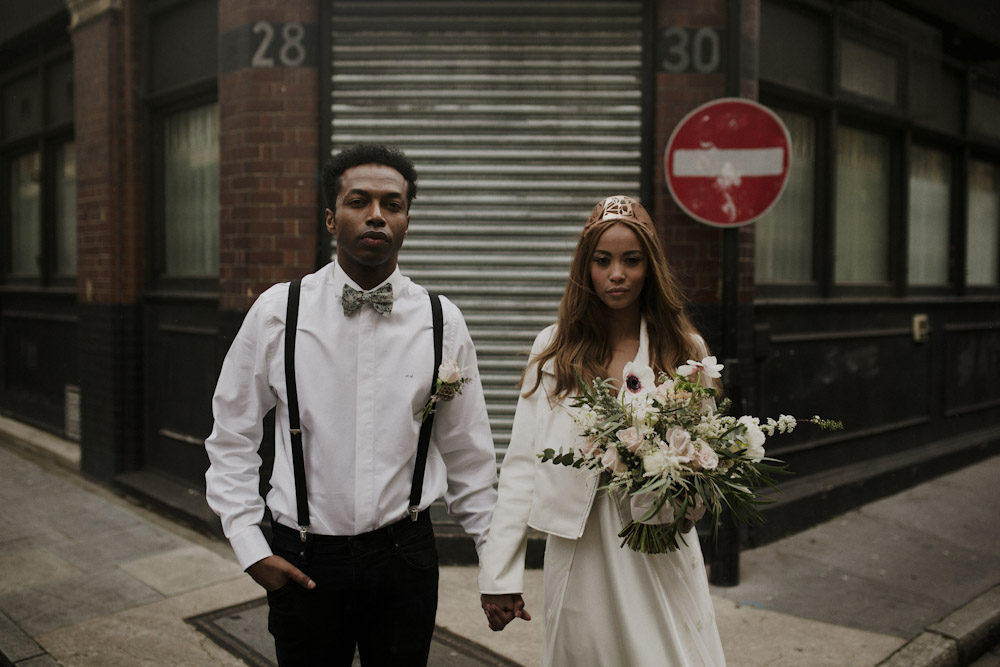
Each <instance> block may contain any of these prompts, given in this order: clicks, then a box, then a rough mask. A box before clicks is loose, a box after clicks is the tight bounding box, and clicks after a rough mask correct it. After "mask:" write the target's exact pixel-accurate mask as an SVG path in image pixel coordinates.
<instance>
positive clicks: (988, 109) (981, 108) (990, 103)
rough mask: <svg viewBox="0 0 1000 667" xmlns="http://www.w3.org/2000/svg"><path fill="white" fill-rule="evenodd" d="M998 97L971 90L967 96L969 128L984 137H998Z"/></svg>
mask: <svg viewBox="0 0 1000 667" xmlns="http://www.w3.org/2000/svg"><path fill="white" fill-rule="evenodd" d="M997 118H1000V97H996V96H995V95H988V94H986V93H984V92H982V91H980V90H973V91H972V94H971V95H970V96H969V129H970V130H972V131H973V132H976V133H978V134H981V135H983V136H986V137H992V138H994V139H1000V128H998V127H997Z"/></svg>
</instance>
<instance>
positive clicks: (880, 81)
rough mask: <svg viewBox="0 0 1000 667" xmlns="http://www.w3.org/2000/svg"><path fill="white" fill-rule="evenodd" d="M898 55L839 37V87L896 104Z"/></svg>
mask: <svg viewBox="0 0 1000 667" xmlns="http://www.w3.org/2000/svg"><path fill="white" fill-rule="evenodd" d="M897 82H898V74H897V63H896V58H895V57H893V56H891V55H890V54H888V53H885V52H883V51H879V50H878V49H874V48H872V47H870V46H868V45H866V44H862V43H861V42H856V41H854V40H853V39H848V38H843V39H841V40H840V87H841V88H842V89H843V90H845V91H847V92H850V93H854V94H856V95H862V96H864V97H870V98H871V99H874V100H878V101H880V102H885V103H886V104H895V103H896V98H897V92H896V91H897V87H898V83H897Z"/></svg>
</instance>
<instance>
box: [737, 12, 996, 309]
mask: <svg viewBox="0 0 1000 667" xmlns="http://www.w3.org/2000/svg"><path fill="white" fill-rule="evenodd" d="M769 4H770V5H772V6H778V5H780V6H783V7H785V8H788V9H791V10H795V11H799V12H806V13H808V14H810V15H811V16H813V17H819V18H820V19H821V20H824V21H827V24H826V26H827V30H828V36H829V43H830V44H831V53H830V54H828V58H827V62H826V63H825V71H826V79H827V85H828V89H827V90H826V91H823V92H817V91H815V90H805V89H801V88H796V87H793V86H791V85H789V84H787V83H782V82H779V81H774V80H769V79H766V78H764V73H763V72H762V73H761V78H760V80H759V99H760V101H761V103H763V104H765V105H767V106H771V107H774V108H778V109H781V110H787V111H788V112H792V113H799V114H804V115H808V116H810V117H811V118H813V119H814V120H815V121H816V165H815V169H816V182H815V191H814V207H813V239H814V242H813V243H814V249H813V269H812V272H813V275H814V276H815V281H814V282H815V284H792V283H757V284H756V285H755V288H754V289H755V299H757V300H758V301H767V300H771V299H788V298H806V299H810V298H821V299H837V298H859V297H860V298H864V297H891V298H907V297H955V296H964V295H970V296H996V295H998V294H1000V275H998V277H997V283H996V284H995V285H984V286H969V285H966V280H965V267H966V246H965V243H966V235H967V231H968V226H967V221H966V217H967V213H968V211H967V202H966V198H967V193H968V179H967V173H968V161H969V160H970V159H979V160H984V161H987V162H991V163H993V164H995V165H997V167H998V168H1000V139H998V140H994V139H992V138H989V137H982V136H977V135H974V134H972V133H970V130H969V124H970V108H969V107H970V96H971V91H972V89H973V86H978V87H979V89H982V88H983V86H984V84H983V83H982V82H983V80H984V78H985V80H986V81H988V83H987V84H985V85H986V86H987V87H988V88H989V89H993V86H998V88H996V89H998V90H1000V77H993V76H991V75H990V73H988V72H985V71H982V70H980V69H979V68H978V66H977V64H976V63H975V62H974V61H973V60H972V59H966V60H962V59H960V57H959V56H956V55H955V54H954V53H951V52H947V51H946V52H944V53H941V54H940V61H941V63H942V65H943V66H944V67H945V68H946V69H947V70H948V71H950V72H953V73H954V72H957V73H958V74H959V76H960V77H961V79H962V81H963V87H962V91H961V99H960V100H956V101H955V104H956V105H957V107H956V108H957V110H958V112H959V114H960V116H961V127H960V128H956V129H955V131H948V130H945V129H942V128H940V127H935V126H934V125H933V123H932V122H931V121H928V122H921V121H918V120H916V119H915V111H914V105H912V101H911V100H910V98H909V96H910V89H911V86H910V76H912V75H913V72H911V69H913V68H912V66H911V65H912V63H913V62H914V52H913V48H914V47H913V45H912V44H911V43H909V42H907V41H906V36H905V35H900V34H895V33H892V32H890V31H889V30H888V29H886V28H885V27H884V26H881V25H879V24H877V23H875V22H873V21H871V20H869V19H865V18H864V17H859V16H856V15H853V14H851V13H850V12H849V11H847V9H845V8H844V7H843V6H841V5H839V3H835V2H830V1H827V0H764V2H763V3H762V6H761V14H762V18H761V20H762V21H764V20H766V19H765V17H764V15H765V14H766V11H767V5H769ZM914 18H916V19H919V18H920V17H914ZM841 36H847V37H848V38H850V39H853V40H855V41H858V42H860V43H863V44H865V45H866V46H869V47H871V48H875V49H879V50H883V51H886V52H887V53H890V54H891V55H893V56H894V57H896V58H897V63H898V64H899V68H900V69H899V71H898V73H897V81H896V87H897V104H896V105H890V104H887V103H886V102H884V101H880V100H877V99H874V98H868V97H865V96H863V95H858V94H856V93H853V92H850V91H845V90H843V89H842V88H841V86H840V63H841ZM921 55H922V56H926V55H927V54H926V53H923V54H921ZM842 125H846V126H849V127H855V128H859V129H863V130H866V131H872V132H877V133H879V134H882V135H884V136H886V137H887V138H888V139H889V141H890V149H889V150H890V192H889V198H890V211H889V242H888V248H887V252H888V253H889V257H888V262H889V264H888V266H889V280H888V282H887V283H885V284H881V283H880V284H877V285H851V284H838V283H836V281H835V277H834V266H833V253H834V247H835V246H834V243H835V236H834V235H835V233H836V230H835V229H834V227H835V218H836V212H835V210H834V209H835V205H836V204H835V200H836V132H837V129H838V128H839V127H840V126H842ZM913 144H919V145H921V146H926V147H928V148H933V149H937V150H942V151H945V152H946V153H947V154H948V156H949V158H950V159H951V165H952V166H951V171H952V173H951V180H950V188H951V202H950V205H949V210H950V219H949V253H948V267H949V268H948V282H947V284H945V285H910V284H909V283H908V246H907V242H908V234H909V229H908V226H909V212H908V205H909V174H910V168H909V166H910V146H911V145H913ZM998 245H1000V244H998ZM998 253H1000V248H998ZM998 274H1000V270H998Z"/></svg>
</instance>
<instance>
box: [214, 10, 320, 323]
mask: <svg viewBox="0 0 1000 667" xmlns="http://www.w3.org/2000/svg"><path fill="white" fill-rule="evenodd" d="M318 16H319V10H318V3H317V1H316V0H290V1H288V2H283V3H280V4H278V3H273V2H266V1H264V0H253V1H249V2H242V1H236V0H223V1H221V2H220V3H219V32H220V35H221V34H225V33H227V32H229V31H235V30H245V29H246V28H247V27H248V26H252V25H253V24H255V23H256V22H257V21H269V22H272V23H275V24H278V23H282V22H288V21H301V22H303V23H306V24H309V23H316V22H317V20H318ZM320 57H324V54H320ZM318 95H319V78H318V72H317V68H316V67H315V66H303V67H281V66H277V67H267V68H251V67H249V66H247V67H243V68H240V69H236V70H235V71H230V72H223V73H222V74H221V75H220V77H219V127H220V135H219V204H220V206H219V249H220V256H219V290H220V308H221V309H222V310H228V311H245V310H246V309H247V308H249V306H250V304H251V303H252V302H253V300H254V299H255V298H256V297H257V295H258V294H260V293H261V292H262V291H263V290H265V289H266V288H267V287H269V286H270V285H272V284H274V283H276V282H280V281H283V280H289V279H291V278H295V277H298V276H301V275H303V274H305V273H309V272H310V271H312V270H313V268H314V267H315V257H316V234H317V230H318V226H319V224H320V221H321V219H322V216H321V213H322V211H321V209H320V206H319V200H320V197H319V187H318V175H319V159H318V157H317V156H318V145H319V99H318Z"/></svg>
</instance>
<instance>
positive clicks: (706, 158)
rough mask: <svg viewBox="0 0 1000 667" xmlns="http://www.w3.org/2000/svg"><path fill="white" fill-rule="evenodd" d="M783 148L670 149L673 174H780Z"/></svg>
mask: <svg viewBox="0 0 1000 667" xmlns="http://www.w3.org/2000/svg"><path fill="white" fill-rule="evenodd" d="M784 157H785V151H784V149H783V148H725V149H719V148H697V149H689V148H678V149H677V150H675V151H674V155H673V165H672V171H673V175H674V176H708V177H716V176H722V175H727V176H780V175H781V174H782V172H783V171H784Z"/></svg>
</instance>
